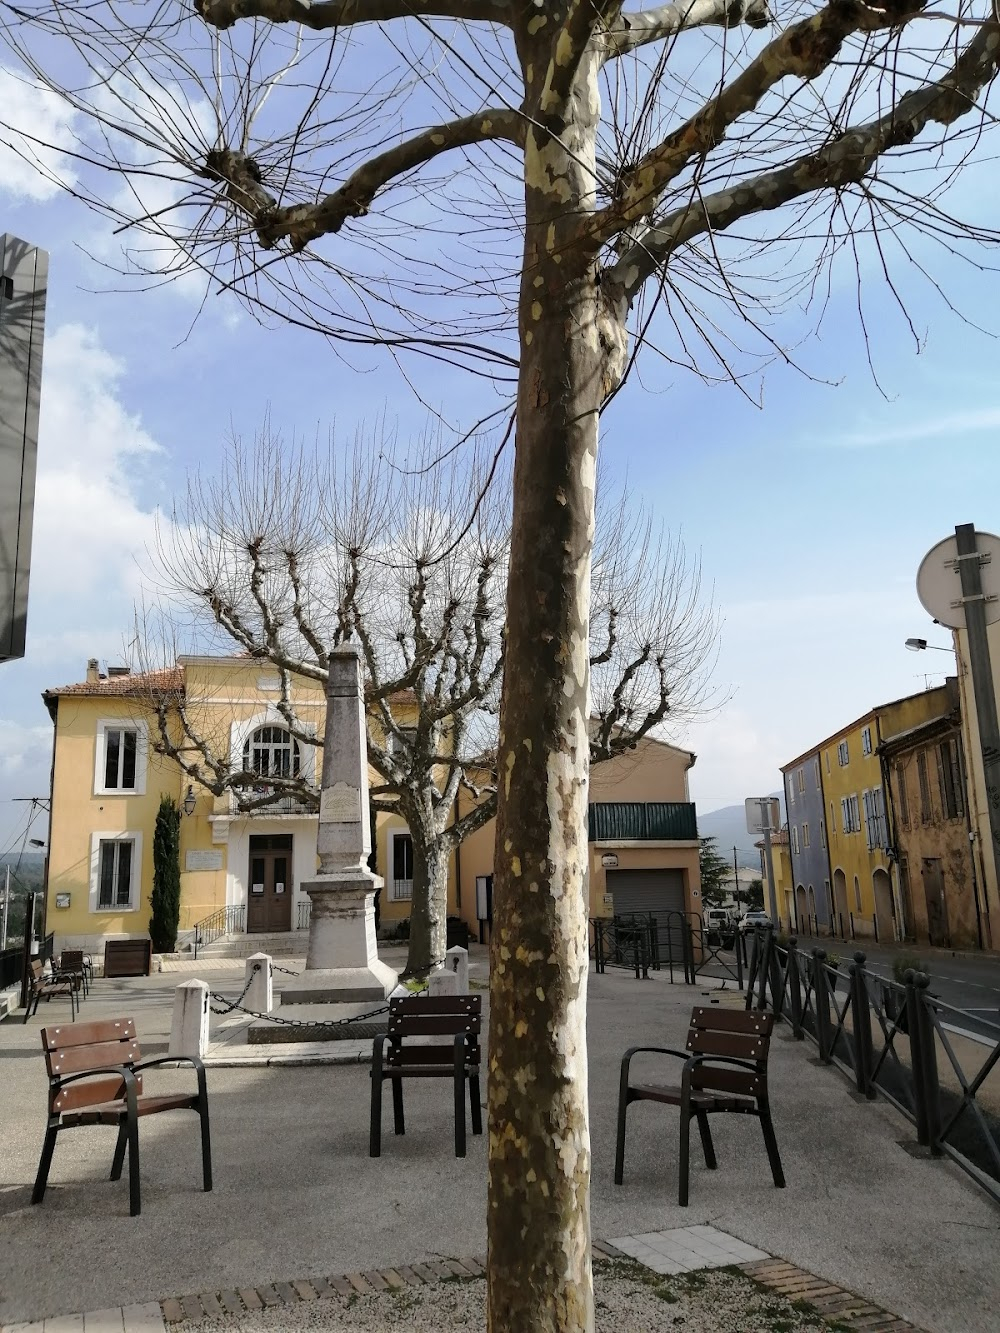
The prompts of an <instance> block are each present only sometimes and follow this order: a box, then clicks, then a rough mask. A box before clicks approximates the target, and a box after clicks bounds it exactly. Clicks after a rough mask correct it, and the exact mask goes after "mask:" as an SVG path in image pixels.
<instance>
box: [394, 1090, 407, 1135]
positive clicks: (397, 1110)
mask: <svg viewBox="0 0 1000 1333" xmlns="http://www.w3.org/2000/svg"><path fill="white" fill-rule="evenodd" d="M392 1129H393V1133H395V1134H405V1133H406V1120H405V1117H404V1115H403V1080H402V1079H401V1078H394V1079H393V1080H392Z"/></svg>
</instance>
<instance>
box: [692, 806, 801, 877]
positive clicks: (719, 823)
mask: <svg viewBox="0 0 1000 1333" xmlns="http://www.w3.org/2000/svg"><path fill="white" fill-rule="evenodd" d="M770 794H771V795H772V796H776V797H777V798H778V799H779V800H780V799H781V792H778V791H774V792H771V793H770ZM782 811H784V802H782ZM782 821H784V814H782ZM698 836H699V837H701V838H714V839H715V846H716V849H717V851H718V853H719V855H720V856H724V857H725V858H726V859H727V860H729V861H731V860H732V856H733V848H734V847H735V848H736V859H737V861H738V862H739V864H740V865H741V866H747V867H749V868H750V869H754V870H758V871H759V870H760V852H759V851H758V850H757V848H756V847H755V846H754V843H755V842H756V841H757V838H756V836H754V835H753V834H750V833H748V832H747V818H746V810H745V809H744V807H743V806H742V805H724V806H723V807H722V809H721V810H712V811H710V812H709V813H708V814H702V812H701V811H700V810H699V811H698Z"/></svg>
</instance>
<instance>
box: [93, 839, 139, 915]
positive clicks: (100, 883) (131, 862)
mask: <svg viewBox="0 0 1000 1333" xmlns="http://www.w3.org/2000/svg"><path fill="white" fill-rule="evenodd" d="M141 864H142V834H141V833H95V834H93V835H92V839H91V849H90V910H91V911H92V912H134V911H136V910H137V909H138V906H139V901H140V899H139V872H140V867H141Z"/></svg>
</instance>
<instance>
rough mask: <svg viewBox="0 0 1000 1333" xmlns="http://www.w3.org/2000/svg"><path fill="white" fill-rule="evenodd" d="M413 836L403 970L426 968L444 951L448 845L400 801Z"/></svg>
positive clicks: (412, 970)
mask: <svg viewBox="0 0 1000 1333" xmlns="http://www.w3.org/2000/svg"><path fill="white" fill-rule="evenodd" d="M400 813H401V814H403V815H405V817H406V822H407V824H408V826H409V830H410V837H411V838H412V839H413V894H412V897H411V899H410V947H409V951H408V953H407V957H406V970H407V972H426V971H428V970H429V969H430V968H431V967H433V966H434V964H435V963H437V964H438V965H440V964H441V962H442V961H443V959H444V956H445V953H446V951H447V917H448V857H449V848H448V847H447V845H446V844H445V843H444V841H443V839H441V838H440V837H438V835H437V833H436V832H435V831H434V830H433V829H432V830H431V831H430V832H429V833H427V832H425V831H424V829H423V828H422V825H421V820H420V817H419V812H418V811H417V810H413V809H410V810H407V808H406V807H405V806H404V805H403V804H402V803H401V804H400Z"/></svg>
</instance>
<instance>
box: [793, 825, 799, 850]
mask: <svg viewBox="0 0 1000 1333" xmlns="http://www.w3.org/2000/svg"><path fill="white" fill-rule="evenodd" d="M792 851H793V852H794V853H795V855H796V856H798V854H799V829H798V825H797V824H793V825H792Z"/></svg>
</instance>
